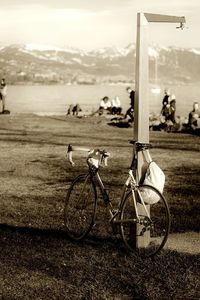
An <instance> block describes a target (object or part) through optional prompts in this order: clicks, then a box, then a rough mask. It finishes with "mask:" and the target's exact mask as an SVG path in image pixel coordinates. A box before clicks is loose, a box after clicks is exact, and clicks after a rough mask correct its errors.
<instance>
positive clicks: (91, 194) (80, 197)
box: [64, 174, 97, 240]
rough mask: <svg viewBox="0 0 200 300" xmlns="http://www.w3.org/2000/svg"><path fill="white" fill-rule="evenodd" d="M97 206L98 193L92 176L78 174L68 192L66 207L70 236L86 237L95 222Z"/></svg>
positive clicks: (67, 229) (65, 219)
mask: <svg viewBox="0 0 200 300" xmlns="http://www.w3.org/2000/svg"><path fill="white" fill-rule="evenodd" d="M96 207H97V193H96V188H95V185H94V183H93V181H92V179H91V176H90V175H89V174H81V175H79V176H77V177H76V178H75V180H74V181H73V182H72V184H71V186H70V188H69V190H68V192H67V196H66V201H65V207H64V223H65V227H66V231H67V234H68V236H69V237H70V238H72V239H73V240H82V239H83V238H85V237H86V235H87V234H88V233H89V232H90V230H91V228H92V226H93V224H94V220H95V215H96Z"/></svg>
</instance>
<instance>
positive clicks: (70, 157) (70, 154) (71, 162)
mask: <svg viewBox="0 0 200 300" xmlns="http://www.w3.org/2000/svg"><path fill="white" fill-rule="evenodd" d="M67 156H68V159H69V162H70V164H71V165H72V167H73V166H74V165H75V163H74V162H73V159H72V151H68V152H67Z"/></svg>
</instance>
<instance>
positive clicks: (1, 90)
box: [0, 78, 7, 113]
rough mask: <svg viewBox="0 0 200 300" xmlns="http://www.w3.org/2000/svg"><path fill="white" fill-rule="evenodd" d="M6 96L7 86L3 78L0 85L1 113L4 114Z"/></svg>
mask: <svg viewBox="0 0 200 300" xmlns="http://www.w3.org/2000/svg"><path fill="white" fill-rule="evenodd" d="M6 95H7V84H6V80H5V78H2V79H1V84H0V102H1V113H4V111H5V104H6V103H5V102H6Z"/></svg>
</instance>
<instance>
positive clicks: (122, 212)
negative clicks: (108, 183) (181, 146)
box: [64, 141, 170, 257]
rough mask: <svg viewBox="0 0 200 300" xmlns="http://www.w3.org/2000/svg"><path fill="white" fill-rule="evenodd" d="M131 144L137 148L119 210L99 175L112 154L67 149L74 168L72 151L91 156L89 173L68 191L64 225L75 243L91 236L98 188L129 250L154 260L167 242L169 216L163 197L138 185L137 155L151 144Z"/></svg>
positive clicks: (78, 148) (153, 189)
mask: <svg viewBox="0 0 200 300" xmlns="http://www.w3.org/2000/svg"><path fill="white" fill-rule="evenodd" d="M130 143H131V144H133V145H134V153H133V154H134V155H133V159H132V162H131V166H130V169H129V171H128V178H127V180H126V181H125V184H124V186H123V190H122V195H121V198H120V200H119V203H118V207H117V208H114V207H113V205H112V202H111V200H110V199H109V195H108V192H107V190H106V189H105V186H104V184H103V181H102V179H101V177H100V174H99V169H100V167H101V166H102V165H107V159H108V157H109V156H110V154H109V153H108V152H107V151H106V150H100V149H88V148H80V147H73V146H71V145H69V146H68V158H69V161H70V163H71V164H72V165H74V162H73V159H72V152H73V151H77V150H78V151H86V152H88V155H87V159H86V161H87V164H88V172H87V173H86V174H80V175H78V176H77V177H76V178H75V179H74V181H73V182H72V183H71V185H70V187H69V190H68V192H67V196H66V201H65V207H64V223H65V228H66V231H67V234H68V236H69V238H71V239H73V240H77V241H78V240H83V239H84V238H85V237H86V236H87V235H88V234H89V232H90V231H91V229H92V227H93V225H94V224H95V217H96V210H97V186H98V187H99V188H100V192H101V194H102V199H103V201H104V204H105V206H106V207H107V209H108V212H109V214H110V220H109V222H110V224H111V225H112V227H113V229H116V227H119V229H120V234H121V236H122V239H123V242H124V244H125V246H126V248H127V249H128V250H130V251H136V252H137V253H138V254H139V255H140V256H141V257H152V256H154V255H155V254H157V253H158V252H159V251H160V250H161V249H162V248H163V247H164V245H165V243H166V241H167V237H168V234H169V230H170V212H169V207H168V204H167V201H166V199H165V198H164V196H163V195H162V194H161V193H160V192H159V191H158V190H157V189H156V188H155V187H153V186H151V185H144V184H141V182H140V181H139V177H138V172H137V164H138V152H140V151H141V152H142V153H143V154H144V153H145V151H146V152H148V151H149V149H150V148H151V147H152V146H151V144H148V143H139V142H135V141H130ZM150 198H151V199H156V202H155V203H154V201H152V202H151V201H149V199H150ZM149 203H153V204H149Z"/></svg>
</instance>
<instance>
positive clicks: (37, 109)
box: [6, 85, 200, 116]
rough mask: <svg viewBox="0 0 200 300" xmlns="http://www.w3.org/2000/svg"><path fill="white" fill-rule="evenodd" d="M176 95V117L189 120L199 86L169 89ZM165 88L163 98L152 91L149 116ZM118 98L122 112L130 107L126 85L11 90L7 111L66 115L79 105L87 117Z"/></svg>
mask: <svg viewBox="0 0 200 300" xmlns="http://www.w3.org/2000/svg"><path fill="white" fill-rule="evenodd" d="M167 87H168V88H170V90H171V93H173V94H175V95H176V101H177V115H181V116H187V115H188V112H189V111H190V110H191V109H192V105H193V102H194V101H197V102H200V88H199V86H198V85H181V86H167ZM164 88H165V87H164V86H163V87H161V93H160V94H153V93H152V92H151V91H149V103H150V112H155V113H159V112H160V109H161V103H162V98H163V90H164ZM104 96H108V97H110V98H111V99H112V98H113V97H115V96H119V98H120V100H121V104H122V108H123V112H125V111H126V109H127V108H128V106H129V102H130V100H129V97H128V93H127V92H126V86H125V85H62V86H59V85H52V86H49V85H47V86H44V85H42V86H39V85H38V86H37V85H35V86H27V85H25V86H24V85H18V86H8V95H7V99H6V109H9V110H10V111H11V113H37V114H41V115H45V114H46V115H50V114H56V115H64V114H66V112H67V108H68V106H69V105H70V104H76V103H79V104H80V106H81V108H82V110H83V112H84V113H86V114H88V113H90V112H93V111H95V110H96V109H98V106H99V102H100V99H101V98H102V97H104Z"/></svg>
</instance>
